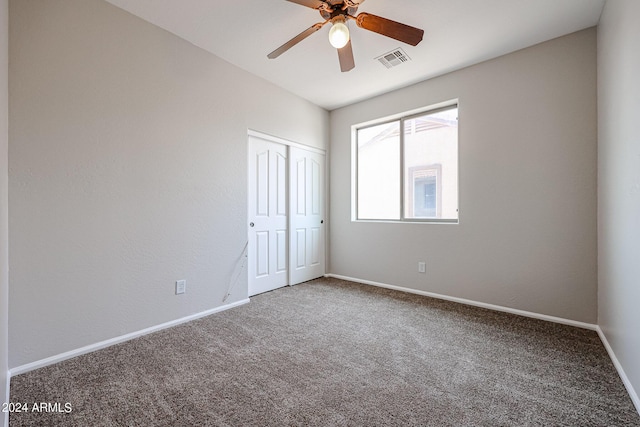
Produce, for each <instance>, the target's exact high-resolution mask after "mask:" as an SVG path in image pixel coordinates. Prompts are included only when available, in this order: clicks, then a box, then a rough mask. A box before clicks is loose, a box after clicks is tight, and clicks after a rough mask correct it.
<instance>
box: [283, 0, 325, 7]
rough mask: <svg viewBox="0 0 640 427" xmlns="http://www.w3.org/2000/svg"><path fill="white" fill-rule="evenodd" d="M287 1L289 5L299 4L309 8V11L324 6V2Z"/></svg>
mask: <svg viewBox="0 0 640 427" xmlns="http://www.w3.org/2000/svg"><path fill="white" fill-rule="evenodd" d="M287 1H290V2H291V3H296V4H299V5H302V6H307V7H310V8H311V9H318V8H320V7H322V5H323V4H324V2H323V1H321V0H287Z"/></svg>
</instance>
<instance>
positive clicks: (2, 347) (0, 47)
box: [0, 0, 9, 426]
mask: <svg viewBox="0 0 640 427" xmlns="http://www.w3.org/2000/svg"><path fill="white" fill-rule="evenodd" d="M8 24H9V0H0V403H2V402H8V400H9V396H8V389H7V386H6V384H7V379H8V373H7V370H8V361H7V360H8V357H9V349H8V333H9V317H8V312H9V273H8V268H9V253H8V249H9V248H8V239H9V229H8V219H7V216H8V204H9V200H8V194H7V186H8V173H9V172H8V170H9V169H8V160H7V154H8V151H7V150H8V144H9V134H8V129H7V125H8V120H9V118H8V117H9V96H8V88H9V83H8V80H7V78H8V76H7V71H8V59H9V25H8ZM8 420H9V418H8V414H3V413H0V426H5V425H7V424H8V422H9V421H8Z"/></svg>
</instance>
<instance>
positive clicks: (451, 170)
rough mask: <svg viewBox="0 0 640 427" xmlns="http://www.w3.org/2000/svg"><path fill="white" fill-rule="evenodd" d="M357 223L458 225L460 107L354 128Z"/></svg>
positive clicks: (455, 106) (445, 108) (440, 109)
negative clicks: (411, 222) (401, 222)
mask: <svg viewBox="0 0 640 427" xmlns="http://www.w3.org/2000/svg"><path fill="white" fill-rule="evenodd" d="M355 147H356V162H355V167H356V173H355V174H354V176H355V179H356V185H355V190H356V197H355V198H354V201H355V204H356V206H355V214H356V215H355V216H356V219H358V220H390V221H428V222H457V221H458V106H457V105H451V106H448V107H444V108H439V109H436V110H430V111H426V112H423V113H420V114H416V115H411V116H407V117H402V118H400V119H397V120H391V121H384V122H380V123H377V124H374V125H370V126H366V127H361V128H357V129H356V143H355Z"/></svg>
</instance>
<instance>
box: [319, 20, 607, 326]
mask: <svg viewBox="0 0 640 427" xmlns="http://www.w3.org/2000/svg"><path fill="white" fill-rule="evenodd" d="M408 66H411V65H410V64H409V65H408ZM385 72H390V73H392V72H393V69H392V70H390V71H381V78H383V77H384V75H383V74H382V73H385ZM455 98H458V99H459V103H460V110H459V118H460V122H459V126H460V134H459V135H460V136H459V152H460V154H459V159H460V160H459V162H460V163H459V164H460V187H459V188H460V224H458V225H442V224H440V225H436V224H430V225H425V224H393V223H357V222H351V221H350V214H351V208H350V203H351V186H350V185H349V182H350V178H351V125H354V124H357V123H361V122H366V121H370V120H374V119H377V118H381V117H385V116H387V115H391V114H396V113H400V112H403V111H408V110H412V109H416V108H420V107H424V106H428V105H430V104H435V103H439V102H443V101H447V100H450V99H455ZM596 120H597V117H596V31H595V29H593V28H592V29H588V30H584V31H581V32H578V33H574V34H571V35H568V36H565V37H562V38H559V39H555V40H552V41H549V42H546V43H543V44H540V45H537V46H534V47H531V48H528V49H525V50H522V51H519V52H515V53H513V54H510V55H507V56H503V57H501V58H498V59H495V60H492V61H488V62H485V63H482V64H479V65H476V66H473V67H469V68H466V69H463V70H460V71H456V72H453V73H451V74H447V75H444V76H441V77H438V78H435V79H432V80H428V81H425V82H422V83H419V84H416V85H413V86H410V87H407V88H404V89H401V90H398V91H395V92H392V93H389V94H386V95H382V96H380V97H377V98H374V99H371V100H367V101H364V102H361V103H358V104H355V105H351V106H348V107H345V108H342V109H338V110H335V111H332V113H331V155H330V170H331V180H330V186H331V211H330V218H331V232H330V267H329V271H330V272H331V273H333V274H336V275H342V276H347V277H353V278H357V279H363V280H370V281H375V282H381V283H385V284H389V285H396V286H401V287H406V288H411V289H415V290H420V291H427V292H433V293H438V294H443V295H447V296H451V297H458V298H465V299H470V300H474V301H478V302H483V303H489V304H495V305H499V306H505V307H510V308H515V309H520V310H526V311H531V312H535V313H540V314H546V315H551V316H557V317H562V318H566V319H571V320H575V321H581V322H588V323H595V321H596V311H597V310H596V293H597V290H596V276H597V273H596V253H597V249H596V210H597V208H596V163H597V161H596V133H597V130H596ZM422 260H424V261H426V263H427V274H426V275H425V274H420V273H418V269H417V263H418V261H422Z"/></svg>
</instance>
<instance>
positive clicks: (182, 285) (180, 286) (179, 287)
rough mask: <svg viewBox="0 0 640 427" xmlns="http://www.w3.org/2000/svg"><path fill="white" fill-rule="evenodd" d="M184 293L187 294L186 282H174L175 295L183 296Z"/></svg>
mask: <svg viewBox="0 0 640 427" xmlns="http://www.w3.org/2000/svg"><path fill="white" fill-rule="evenodd" d="M185 292H187V281H186V280H178V281H177V282H176V295H180V294H184V293H185Z"/></svg>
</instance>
